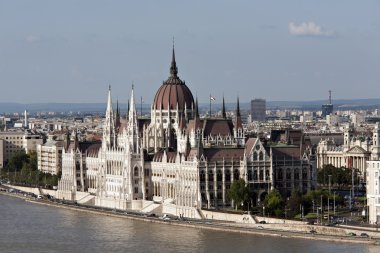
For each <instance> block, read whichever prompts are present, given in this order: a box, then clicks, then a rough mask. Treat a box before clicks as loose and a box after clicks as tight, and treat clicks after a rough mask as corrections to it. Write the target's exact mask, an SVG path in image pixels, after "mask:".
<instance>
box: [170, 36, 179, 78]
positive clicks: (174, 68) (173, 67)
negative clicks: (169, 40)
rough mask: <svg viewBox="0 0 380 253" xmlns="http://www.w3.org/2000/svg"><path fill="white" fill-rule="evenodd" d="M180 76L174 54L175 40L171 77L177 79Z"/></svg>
mask: <svg viewBox="0 0 380 253" xmlns="http://www.w3.org/2000/svg"><path fill="white" fill-rule="evenodd" d="M177 74H178V69H177V63H176V62H175V52H174V39H173V53H172V63H171V66H170V76H172V77H176V76H177Z"/></svg>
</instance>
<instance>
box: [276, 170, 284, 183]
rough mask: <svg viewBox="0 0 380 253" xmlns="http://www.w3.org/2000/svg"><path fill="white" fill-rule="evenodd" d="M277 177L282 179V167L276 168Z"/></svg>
mask: <svg viewBox="0 0 380 253" xmlns="http://www.w3.org/2000/svg"><path fill="white" fill-rule="evenodd" d="M277 172H278V173H277V179H279V180H282V179H283V177H284V176H283V175H282V168H278V170H277Z"/></svg>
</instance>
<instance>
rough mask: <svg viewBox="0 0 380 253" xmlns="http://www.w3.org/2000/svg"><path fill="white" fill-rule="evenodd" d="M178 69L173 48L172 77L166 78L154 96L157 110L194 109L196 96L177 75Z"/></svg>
mask: <svg viewBox="0 0 380 253" xmlns="http://www.w3.org/2000/svg"><path fill="white" fill-rule="evenodd" d="M177 74H178V69H177V65H176V62H175V54H174V48H173V56H172V63H171V66H170V77H169V78H168V80H166V81H165V82H164V83H163V84H162V85H161V87H160V88H159V89H158V91H157V93H156V96H155V97H154V102H153V107H154V108H155V109H156V110H160V109H163V110H168V109H169V108H170V109H177V105H178V110H181V111H182V110H184V109H185V107H186V108H187V110H192V108H193V107H194V98H193V94H192V93H191V91H190V89H189V88H188V87H187V86H186V84H185V82H183V81H182V80H181V79H179V77H178V76H177Z"/></svg>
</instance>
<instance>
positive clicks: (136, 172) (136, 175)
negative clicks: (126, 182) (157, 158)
mask: <svg viewBox="0 0 380 253" xmlns="http://www.w3.org/2000/svg"><path fill="white" fill-rule="evenodd" d="M133 174H134V176H135V177H138V176H139V169H138V168H137V167H135V168H134V173H133Z"/></svg>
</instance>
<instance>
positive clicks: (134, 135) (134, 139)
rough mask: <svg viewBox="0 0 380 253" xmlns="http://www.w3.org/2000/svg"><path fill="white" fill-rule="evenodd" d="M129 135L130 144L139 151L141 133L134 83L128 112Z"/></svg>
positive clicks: (132, 149) (134, 149)
mask: <svg viewBox="0 0 380 253" xmlns="http://www.w3.org/2000/svg"><path fill="white" fill-rule="evenodd" d="M128 135H129V138H128V140H129V146H130V149H131V151H132V152H134V153H138V152H139V151H138V149H139V134H138V125H137V112H136V103H135V95H134V85H132V91H131V99H130V104H129V112H128Z"/></svg>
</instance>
